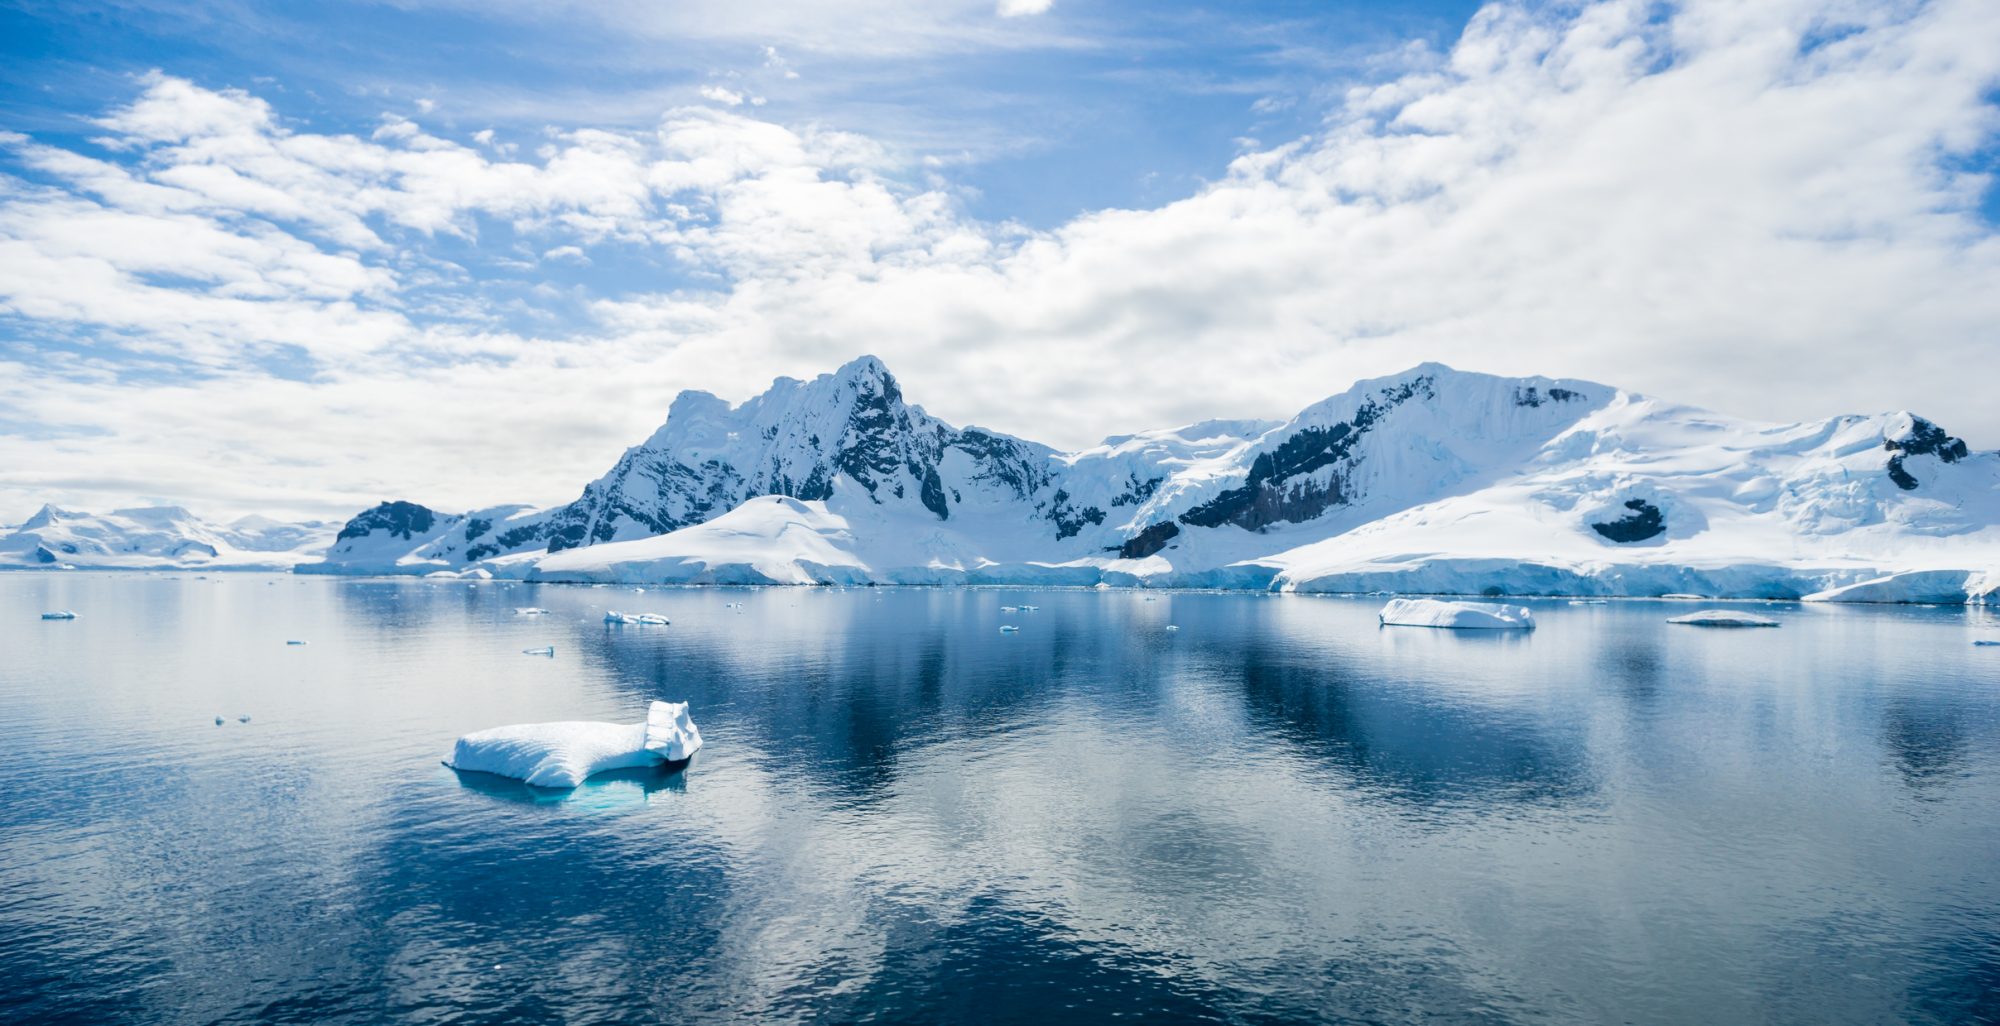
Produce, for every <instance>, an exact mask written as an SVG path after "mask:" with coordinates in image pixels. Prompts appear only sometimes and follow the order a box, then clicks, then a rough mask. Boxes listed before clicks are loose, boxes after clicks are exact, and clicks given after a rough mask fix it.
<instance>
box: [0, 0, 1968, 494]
mask: <svg viewBox="0 0 2000 1026" xmlns="http://www.w3.org/2000/svg"><path fill="white" fill-rule="evenodd" d="M1996 44H2000V13H1997V12H1996V11H1995V9H1994V7H1993V5H1991V4H1990V3H1978V2H1971V0H1956V2H1954V0H1934V2H1909V0H1895V2H1880V3H1870V2H1863V0H1770V2H1768V3H1760V4H1757V5H1742V4H1733V3H1728V2H1724V0H1687V2H1681V3H1654V2H1639V0H1634V2H1619V0H1607V2H1592V3H1581V2H1579V3H1567V2H1566V3H1560V4H1549V3H1535V2H1528V3H1519V4H1496V5H1491V6H1486V7H1481V6H1479V5H1475V4H1469V3H1456V2H1436V3H1376V2H1336V3H1320V4H1306V3H1270V4H1229V5H1214V6H1202V7H1171V8H1170V7H1167V6H1166V5H1156V4H1137V3H1095V2H1083V0H1055V2H1053V3H1049V2H1047V0H998V2H997V3H996V2H994V0H978V2H975V0H965V2H937V3H917V2H909V0H860V2H855V3H847V4H830V3H803V2H779V3H770V4H763V5H745V4H741V3H724V2H720V0H716V2H710V0H689V2H684V3H676V4H670V5H669V4H662V5H654V4H624V3H601V4H581V3H578V4H568V3H530V2H526V0H491V2H484V3H474V2H428V0H408V2H401V3H381V4H372V3H371V4H344V3H326V4H282V5H281V4H230V3H216V4H171V5H170V4H155V3H149V2H143V0H141V2H132V3H113V4H102V5H93V4H88V3H61V4H39V3H32V2H31V3H16V4H13V5H10V6H8V7H6V8H5V9H4V10H0V347H4V348H0V360H4V362H0V405H4V406H5V407H6V408H7V409H9V410H11V411H12V412H10V413H8V414H6V415H0V457H4V464H5V465H4V466H0V520H10V519H17V518H18V517H20V516H23V515H25V514H26V513H27V512H29V511H31V510H32V509H33V508H34V507H35V506H36V505H39V503H40V502H42V501H56V502H59V503H64V504H70V505H77V506H83V507H86V508H92V507H94V508H104V507H108V506H112V505H120V504H128V503H133V502H146V501H175V502H182V503H186V504H189V505H192V506H195V507H196V508H199V509H208V510H213V511H216V512H221V513H229V512H243V511H249V510H264V511H271V512H280V513H313V514H319V515H338V514H339V513H340V512H342V511H344V510H348V509H351V508H353V507H355V506H357V505H363V504H366V503H368V502H372V501H374V500H375V499H378V498H383V497H390V496H398V497H401V496H407V497H412V498H417V499H421V500H425V501H429V502H431V503H433V504H435V505H439V506H443V507H465V506H473V505H484V504H489V503H493V502H500V501H508V500H518V501H527V502H536V503H541V502H554V501H559V500H562V499H565V498H568V497H570V496H571V495H573V494H574V493H575V491H576V490H577V489H578V488H579V487H580V486H581V485H582V484H583V483H584V482H585V481H587V480H588V479H589V478H591V477H593V476H595V474H597V473H599V472H601V471H602V470H603V469H604V468H605V467H607V466H608V465H609V463H610V462H611V460H612V459H614V458H615V456H616V454H617V452H618V451H619V450H620V449H621V448H622V447H623V446H625V445H628V444H631V443H632V442H635V441H637V440H638V439H640V438H643V437H644V436H645V435H646V434H647V433H649V432H650V430H651V429H652V428H653V427H654V426H656V425H657V422H658V420H659V419H660V418H661V417H662V416H663V415H664V411H665V409H666V406H667V403H668V402H669V401H670V399H671V397H672V395H673V394H674V392H675V391H677V390H678V389H680V388H704V389H709V390H712V391H716V392H718V393H719V394H722V395H725V396H728V397H731V398H736V399H740V398H744V397H747V396H748V395H749V394H752V393H753V392H755V391H756V390H758V389H760V388H761V387H762V385H763V384H764V383H766V382H768V381H769V379H770V378H771V377H772V376H774V375H777V374H790V375H794V376H803V375H810V374H813V373H817V372H820V371H823V370H826V369H829V368H831V367H832V366H835V365H837V364H839V363H841V362H844V361H845V360H846V359H848V358H850V357H852V356H854V355H856V354H858V353H861V352H876V353H878V354H880V355H882V356H883V357H884V358H885V359H886V360H887V361H888V363H889V364H890V366H891V368H892V369H894V370H895V371H896V372H897V373H898V374H899V375H901V376H902V377H903V378H904V379H905V384H906V388H907V389H908V391H909V392H910V393H911V394H912V396H913V397H914V398H915V399H917V400H918V401H920V402H923V403H925V404H926V405H927V406H929V407H930V408H931V409H932V411H933V412H935V413H937V414H939V415H941V416H944V417H946V418H948V419H951V420H954V421H959V422H978V423H982V424H986V425H989V426H992V427H996V428H999V429H1002V430H1008V431H1013V432H1015V433H1018V434H1022V435H1026V436H1029V437H1033V438H1036V439H1038V440H1043V441H1047V442H1050V443H1052V444H1057V445H1082V444H1088V443H1089V442H1090V441H1093V440H1094V439H1096V438H1098V437H1101V436H1102V435H1104V434H1107V433H1113V432H1120V431H1129V430H1134V429H1139V428H1144V427H1151V426H1160V425H1164V424H1168V423H1173V422H1185V421H1188V420H1193V419H1200V418H1204V417H1211V416H1280V417H1281V416H1284V415H1287V414H1289V413H1290V412H1293V411H1294V410H1295V409H1297V408H1298V407H1300V406H1303V405H1305V404H1306V403H1309V402H1311V401H1313V400H1315V399H1317V398H1320V397H1323V396H1324V395H1327V394H1330V393H1332V392H1335V391H1339V390H1340V389H1342V388H1344V387H1346V385H1347V384H1349V383H1351V382H1352V381H1353V380H1355V379H1357V378H1360V377H1365V376H1370V375H1373V374H1379V373H1387V372H1391V371H1394V370H1397V369H1400V368H1402V367H1406V366H1409V365H1411V364H1414V363H1418V362H1421V361H1423V360H1431V359H1438V360H1445V361H1447V362H1451V363H1454V364H1456V365H1459V366H1464V367H1467V368H1469V369H1479V370H1492V371H1496V372H1503V373H1547V374H1553V375H1564V376H1578V377H1590V378H1596V379H1599V380H1605V381H1609V382H1611V383H1614V384H1618V385H1622V386H1625V387H1629V388H1634V389H1638V390H1642V391H1646V392H1651V393H1655V394H1662V395H1667V396H1670V397H1673V398H1678V399H1681V400H1684V401H1689V402H1694V403H1698V404H1702V405H1710V406H1715V407H1719V408H1723V409H1728V410H1731V411H1732V412H1738V413H1745V414H1751V415H1768V416H1771V417H1783V418H1795V419H1805V418H1810V417H1818V416H1827V415H1831V414H1835V413H1839V412H1848V411H1874V410H1881V409H1891V408H1913V409H1918V410H1919V411H1920V412H1924V413H1926V415H1929V416H1932V417H1934V418H1936V419H1938V420H1940V421H1942V422H1944V423H1945V424H1946V425H1947V426H1948V427H1950V428H1952V429H1953V430H1956V431H1959V432H1960V433H1963V434H1966V435H1968V437H1970V438H1971V439H1972V440H1973V441H1974V443H1975V444H1977V445H1980V446H1981V447H1993V446H1996V445H2000V414H1996V413H1995V412H1994V411H1993V404H1992V403H1991V401H1990V395H1989V394H1985V393H1986V392H1988V391H1989V388H1986V387H1979V386H1977V385H1976V384H1975V383H1972V382H1969V381H1968V380H1967V375H1966V374H1965V373H1964V368H1966V367H1968V366H1975V365H1978V364H1980V363H1982V362H1984V361H1987V360H1990V358H1991V357H1992V356H1993V355H1994V354H1995V341H1994V338H1993V334H1992V328H1991V325H1992V324H1994V323H1996V321H2000V316H1996V315H2000V305H1996V303H2000V301H1996V299H1995V298H1994V297H1995V296H1996V295H2000V287H1996V284H1995V283H1996V282H2000V276H1996V269H2000V243H1996V237H1995V225H1996V221H2000V206H1996V196H2000V190H1996V189H1995V186H1994V181H1993V173H1994V171H1995V168H1996V163H2000V159H1996V155H1997V154H2000V144H1996V106H1995V96H1996V92H1995V91H1996V89H1997V88H2000V77H1996V76H1997V75H2000V45H1996ZM1890 354H1893V356H1891V355H1890Z"/></svg>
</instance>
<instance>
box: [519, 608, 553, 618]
mask: <svg viewBox="0 0 2000 1026" xmlns="http://www.w3.org/2000/svg"><path fill="white" fill-rule="evenodd" d="M514 615H515V616H547V615H549V611H548V610H546V609H543V608H541V607H540V606H515V607H514Z"/></svg>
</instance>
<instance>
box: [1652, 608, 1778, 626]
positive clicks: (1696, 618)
mask: <svg viewBox="0 0 2000 1026" xmlns="http://www.w3.org/2000/svg"><path fill="white" fill-rule="evenodd" d="M1667 622H1668V623H1684V624H1688V625H1690V626H1694V627H1776V626H1778V621H1776V620H1773V619H1771V618H1770V617H1768V616H1758V615H1757V614H1756V613H1745V612H1742V611H1741V610H1736V609H1704V610H1702V611H1701V612H1699V613H1689V614H1687V615H1686V616H1676V617H1671V618H1669V619H1668V620H1667Z"/></svg>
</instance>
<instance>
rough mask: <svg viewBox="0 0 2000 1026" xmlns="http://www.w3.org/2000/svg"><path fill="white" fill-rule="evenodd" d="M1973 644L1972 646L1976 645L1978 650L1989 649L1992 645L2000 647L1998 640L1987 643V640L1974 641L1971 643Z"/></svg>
mask: <svg viewBox="0 0 2000 1026" xmlns="http://www.w3.org/2000/svg"><path fill="white" fill-rule="evenodd" d="M1973 644H1974V645H1976V646H1978V647H1979V648H1988V647H1990V646H1994V645H2000V640H1994V641H1987V640H1984V639H1982V640H1979V641H1975V642H1973Z"/></svg>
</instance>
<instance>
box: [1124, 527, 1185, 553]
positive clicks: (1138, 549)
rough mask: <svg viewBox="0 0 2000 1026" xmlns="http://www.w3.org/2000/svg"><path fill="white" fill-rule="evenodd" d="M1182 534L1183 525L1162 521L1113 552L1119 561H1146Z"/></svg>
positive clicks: (1126, 541) (1134, 536)
mask: <svg viewBox="0 0 2000 1026" xmlns="http://www.w3.org/2000/svg"><path fill="white" fill-rule="evenodd" d="M1180 533H1181V525H1179V524H1176V523H1174V522H1173V521H1171V520H1162V521H1160V522H1159V523H1157V524H1154V525H1153V526H1151V527H1148V528H1146V529H1145V530H1143V531H1140V532H1139V533H1138V534H1135V535H1133V536H1132V537H1130V538H1127V539H1126V540H1125V544H1123V545H1120V546H1118V548H1116V549H1114V550H1112V551H1115V552H1117V553H1118V558H1119V559H1144V558H1146V557H1147V556H1150V555H1152V554H1153V553H1155V552H1158V551H1160V550H1161V549H1164V548H1166V547H1167V543H1168V542H1170V541H1172V540H1174V538H1175V537H1176V536H1177V535H1179V534H1180Z"/></svg>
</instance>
